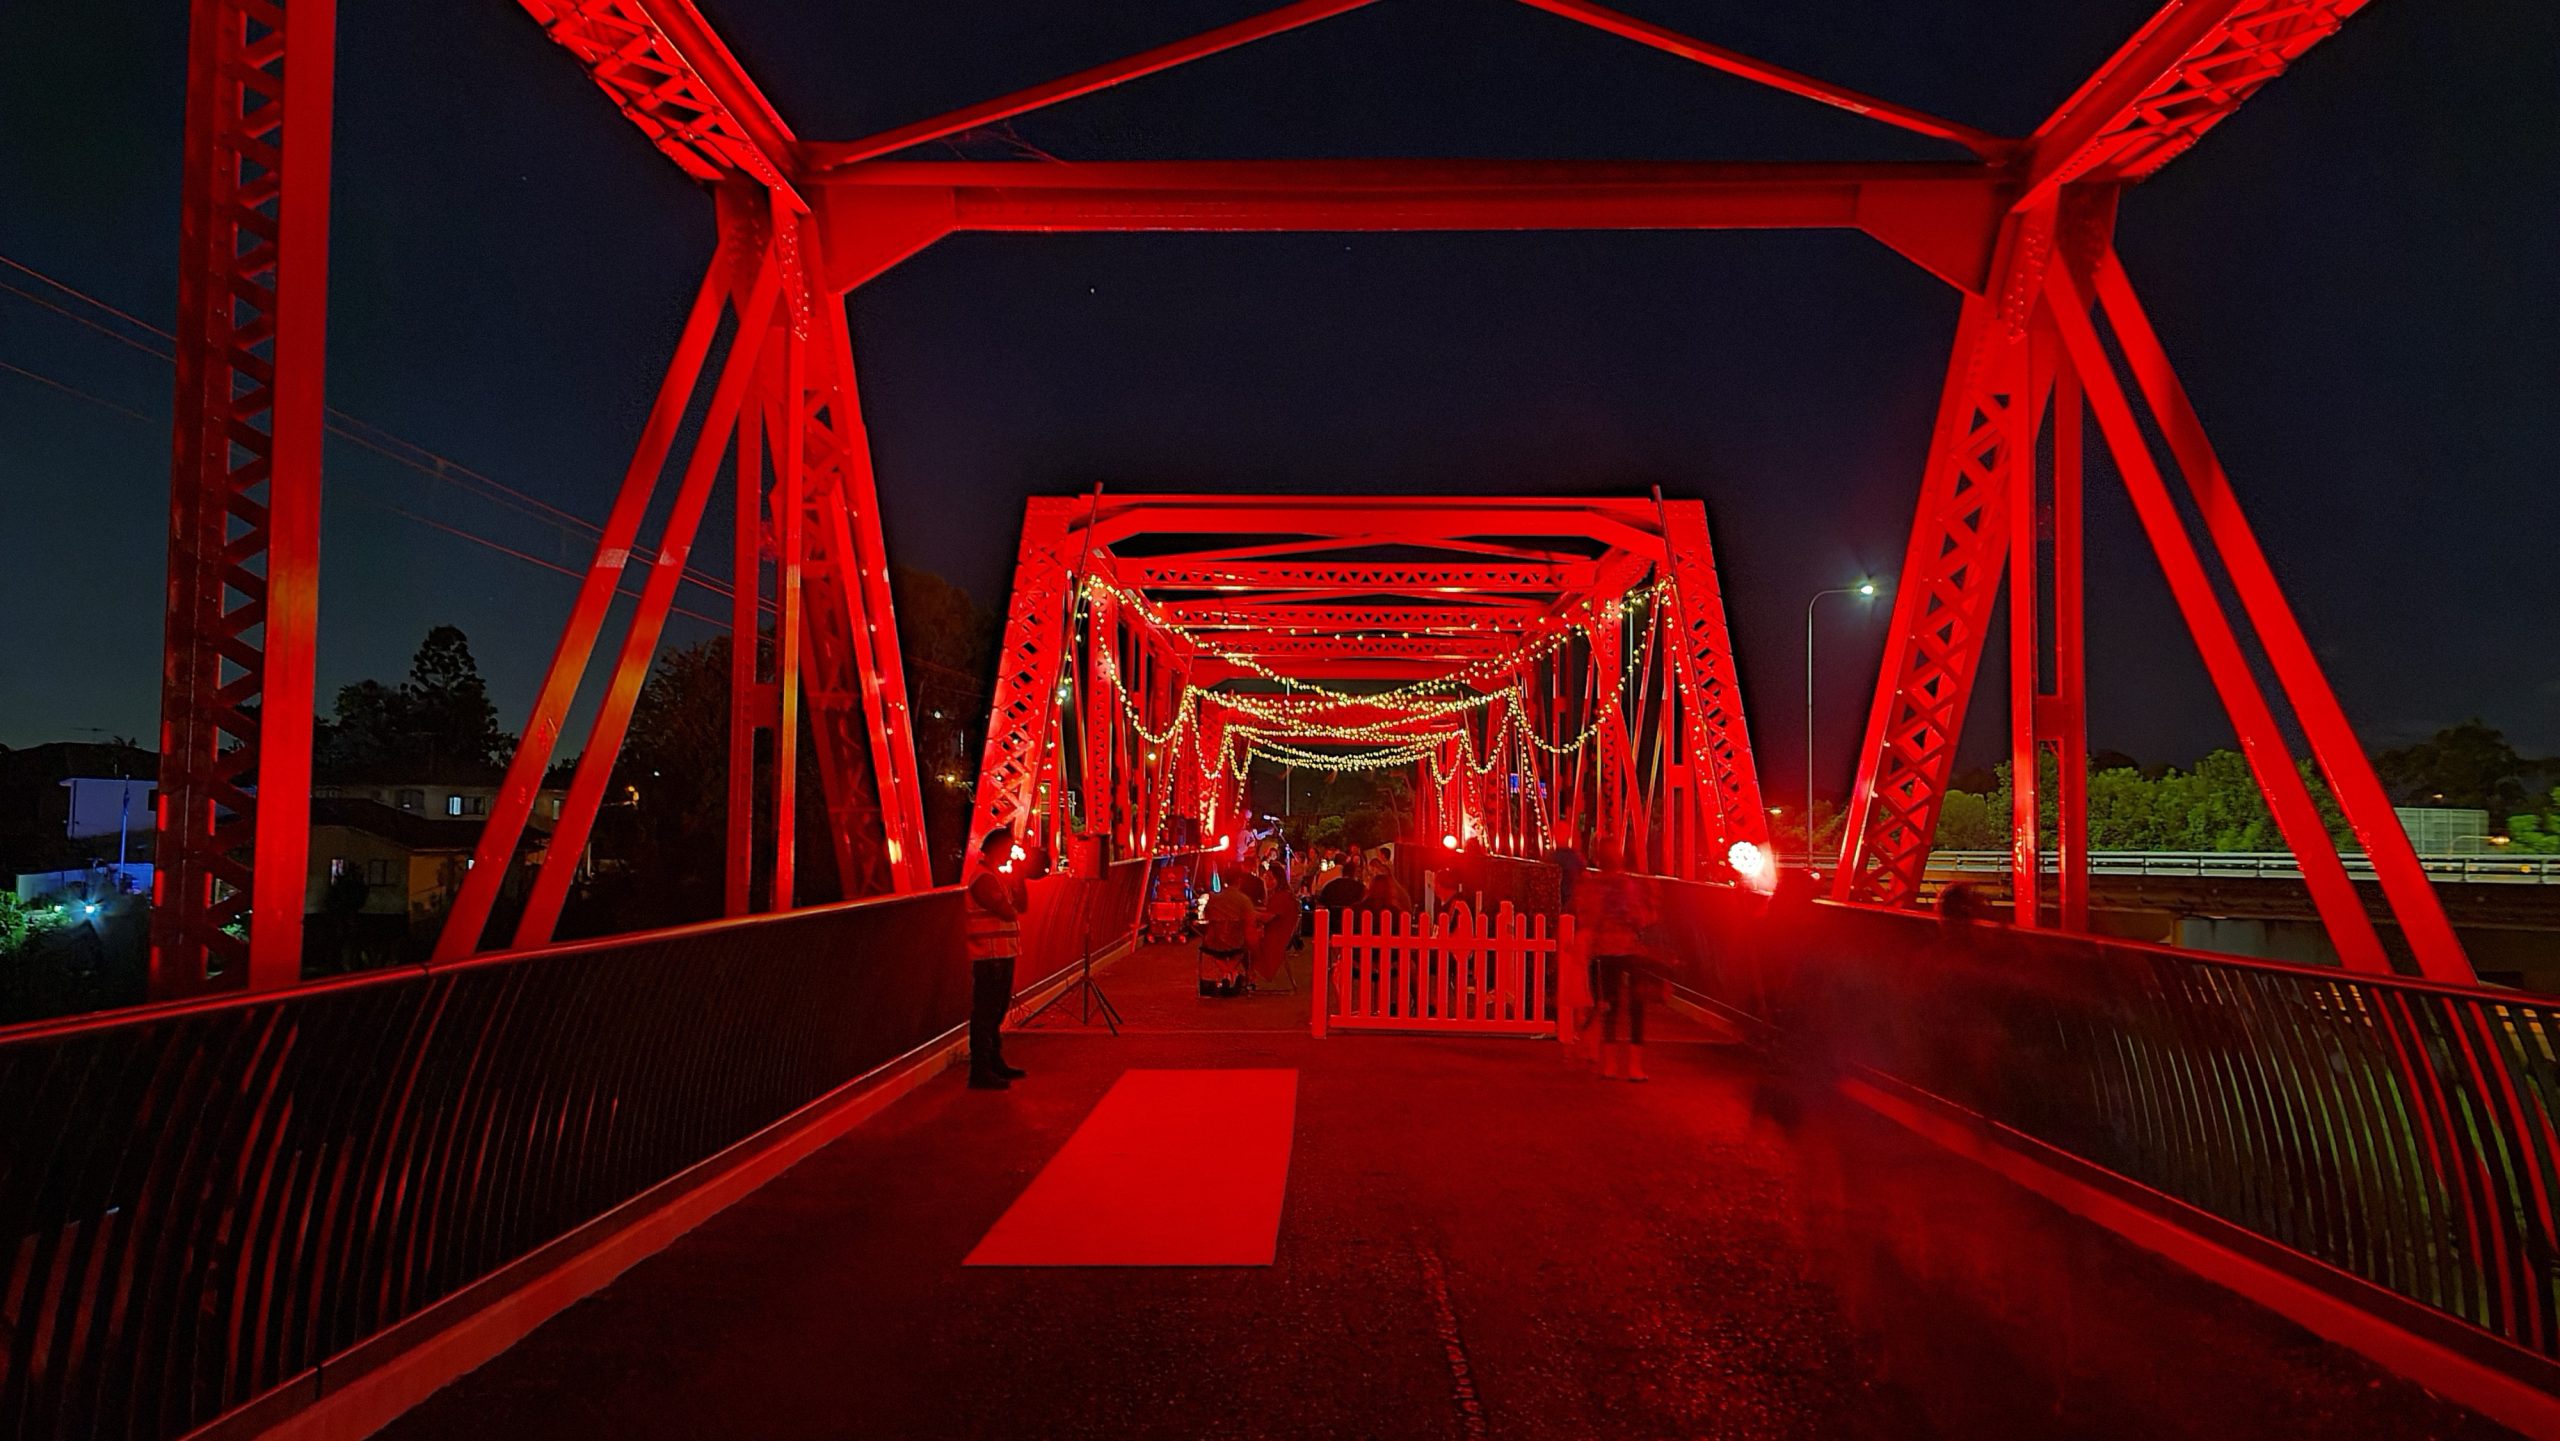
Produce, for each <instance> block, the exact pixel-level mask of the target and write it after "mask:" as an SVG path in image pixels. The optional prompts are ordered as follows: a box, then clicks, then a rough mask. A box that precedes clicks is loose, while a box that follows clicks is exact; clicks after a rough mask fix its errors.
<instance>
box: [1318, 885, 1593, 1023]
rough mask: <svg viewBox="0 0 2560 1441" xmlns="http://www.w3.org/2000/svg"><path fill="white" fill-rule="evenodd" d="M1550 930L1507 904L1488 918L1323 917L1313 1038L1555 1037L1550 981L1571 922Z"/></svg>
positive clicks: (1460, 912)
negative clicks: (1366, 1034)
mask: <svg viewBox="0 0 2560 1441" xmlns="http://www.w3.org/2000/svg"><path fill="white" fill-rule="evenodd" d="M1548 926H1549V922H1548V918H1547V917H1546V916H1543V915H1524V914H1522V913H1520V912H1518V911H1514V910H1513V909H1512V908H1511V906H1510V904H1509V903H1508V902H1505V903H1504V904H1503V906H1502V908H1501V909H1500V910H1499V911H1496V912H1494V913H1492V914H1490V915H1487V914H1481V913H1477V912H1473V911H1470V910H1468V909H1467V908H1466V907H1465V906H1463V905H1459V906H1452V907H1450V908H1448V909H1446V910H1443V911H1442V912H1440V913H1439V914H1438V915H1436V916H1424V915H1419V914H1408V913H1405V912H1388V911H1329V910H1318V911H1317V912H1316V929H1315V950H1314V955H1315V972H1316V976H1317V978H1318V979H1317V983H1316V984H1315V985H1314V986H1313V987H1311V988H1310V989H1311V991H1312V994H1313V1001H1312V1008H1311V1014H1310V1016H1309V1029H1311V1030H1312V1031H1313V1032H1314V1033H1315V1034H1316V1035H1319V1036H1321V1035H1323V1034H1325V1033H1326V1032H1327V1031H1328V1030H1340V1031H1428V1032H1434V1033H1450V1034H1460V1035H1476V1036H1553V1035H1556V1034H1558V1027H1557V1017H1556V1013H1555V1004H1554V996H1553V993H1554V986H1553V979H1554V973H1555V969H1556V965H1557V958H1558V957H1559V956H1563V955H1567V954H1569V953H1570V951H1571V947H1572V942H1573V918H1572V917H1571V916H1560V917H1557V918H1556V919H1555V922H1554V930H1553V932H1552V933H1550V931H1549V929H1548Z"/></svg>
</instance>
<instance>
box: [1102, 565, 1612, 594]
mask: <svg viewBox="0 0 2560 1441" xmlns="http://www.w3.org/2000/svg"><path fill="white" fill-rule="evenodd" d="M1118 570H1119V574H1120V576H1121V579H1122V581H1123V583H1124V584H1128V585H1133V586H1135V587H1137V588H1139V589H1142V590H1226V591H1238V592H1243V591H1304V592H1312V593H1320V594H1336V595H1377V594H1380V593H1383V592H1395V593H1409V594H1415V595H1425V596H1433V597H1454V596H1467V595H1473V594H1495V595H1504V594H1528V595H1552V594H1555V593H1558V592H1561V591H1576V590H1588V589H1589V588H1590V586H1591V581H1592V579H1593V578H1594V576H1595V575H1596V574H1597V573H1598V572H1597V568H1596V567H1595V566H1593V565H1592V564H1591V563H1589V562H1583V561H1578V562H1572V563H1568V564H1562V565H1521V564H1484V565H1468V564H1460V563H1450V564H1399V563H1394V562H1373V563H1361V562H1341V563H1327V562H1306V563H1290V562H1283V561H1243V562H1237V563H1235V564H1231V565H1220V564H1211V565H1192V564H1189V563H1187V562H1184V561H1181V560H1178V559H1176V560H1165V561H1157V560H1150V559H1146V558H1139V559H1135V560H1130V559H1123V560H1121V561H1119V562H1118Z"/></svg>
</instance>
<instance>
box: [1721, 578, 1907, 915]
mask: <svg viewBox="0 0 2560 1441" xmlns="http://www.w3.org/2000/svg"><path fill="white" fill-rule="evenodd" d="M1877 589H1878V587H1877V584H1876V582H1875V581H1874V580H1873V579H1872V578H1870V579H1867V580H1862V581H1859V582H1858V583H1857V584H1856V585H1842V586H1834V587H1832V588H1831V589H1829V590H1818V591H1815V592H1814V593H1813V599H1811V600H1808V601H1806V602H1805V603H1804V867H1805V870H1806V871H1808V872H1810V871H1812V870H1813V774H1814V772H1813V752H1814V743H1813V608H1814V607H1815V606H1818V605H1820V604H1822V598H1823V597H1824V596H1826V595H1854V596H1856V597H1857V598H1858V599H1860V600H1873V599H1875V595H1876V591H1877ZM1736 869H1740V868H1739V867H1736Z"/></svg>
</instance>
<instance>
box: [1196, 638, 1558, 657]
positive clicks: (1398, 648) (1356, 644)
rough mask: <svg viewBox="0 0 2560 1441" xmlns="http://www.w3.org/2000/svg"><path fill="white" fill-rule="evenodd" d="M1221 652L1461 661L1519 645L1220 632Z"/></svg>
mask: <svg viewBox="0 0 2560 1441" xmlns="http://www.w3.org/2000/svg"><path fill="white" fill-rule="evenodd" d="M1215 645H1216V647H1217V649H1218V651H1219V652H1220V653H1222V654H1225V655H1249V656H1252V657H1254V658H1255V659H1257V660H1263V661H1276V660H1279V659H1282V658H1284V657H1293V656H1334V657H1339V658H1340V659H1343V660H1441V661H1450V662H1462V661H1470V660H1479V659H1482V658H1483V657H1485V656H1491V655H1507V654H1510V653H1511V652H1513V651H1515V650H1518V649H1519V648H1520V638H1519V637H1518V636H1516V635H1497V634H1491V633H1488V634H1484V635H1395V636H1378V635H1358V634H1348V633H1341V632H1336V633H1333V634H1320V635H1301V634H1288V635H1273V634H1262V635H1254V634H1241V635H1220V636H1219V637H1217V639H1216V641H1215Z"/></svg>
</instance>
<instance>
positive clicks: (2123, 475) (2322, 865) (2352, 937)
mask: <svg viewBox="0 0 2560 1441" xmlns="http://www.w3.org/2000/svg"><path fill="white" fill-rule="evenodd" d="M2076 269H2077V267H2076V266H2074V265H2071V264H2068V263H2065V264H2060V265H2055V266H2053V267H2051V268H2050V269H2049V270H2048V271H2047V273H2046V277H2045V283H2046V287H2047V292H2048V293H2047V297H2046V298H2047V300H2048V301H2049V302H2050V305H2049V308H2048V313H2049V314H2051V315H2052V316H2053V318H2054V328H2055V330H2056V331H2057V332H2058V333H2059V334H2060V336H2061V338H2062V342H2063V344H2064V345H2065V346H2066V347H2068V349H2069V350H2070V353H2071V361H2072V369H2073V370H2074V371H2076V372H2077V373H2078V374H2079V376H2080V382H2081V384H2082V386H2083V387H2085V392H2084V393H2085V395H2086V397H2087V399H2088V402H2089V409H2090V411H2091V413H2092V414H2093V415H2094V416H2095V417H2096V418H2097V421H2098V429H2099V433H2100V434H2102V435H2103V436H2105V438H2106V441H2107V449H2108V450H2109V452H2110V453H2112V454H2113V456H2114V457H2115V462H2116V473H2117V475H2118V477H2119V478H2120V479H2122V480H2123V481H2124V485H2125V492H2126V494H2127V495H2128V496H2129V497H2131V499H2132V501H2133V509H2134V515H2135V518H2136V519H2137V520H2139V521H2140V522H2141V524H2142V528H2143V531H2144V533H2145V535H2147V536H2148V537H2149V539H2150V541H2151V549H2152V552H2153V554H2154V555H2155V556H2156V557H2157V558H2158V559H2159V561H2160V570H2161V574H2162V575H2163V577H2165V578H2166V579H2167V581H2168V583H2169V593H2170V597H2171V599H2173V600H2174V601H2176V602H2177V605H2178V610H2179V613H2180V614H2181V615H2182V616H2183V617H2184V618H2185V620H2186V623H2187V630H2188V632H2189V633H2190V634H2192V635H2193V636H2194V638H2195V642H2196V651H2197V654H2198V655H2199V656H2200V657H2201V658H2202V660H2203V661H2204V668H2205V674H2206V677H2207V678H2208V679H2210V680H2211V681H2212V682H2213V685H2214V689H2215V690H2216V691H2217V692H2219V693H2220V695H2221V697H2222V704H2223V708H2224V709H2225V710H2226V711H2228V712H2229V713H2230V716H2231V729H2232V732H2233V735H2234V738H2235V739H2237V740H2238V741H2239V743H2240V754H2241V756H2242V758H2244V759H2245V760H2247V762H2248V763H2249V769H2250V772H2251V773H2252V774H2254V775H2255V776H2256V777H2257V779H2258V788H2259V789H2260V791H2262V792H2263V793H2264V794H2265V796H2266V801H2267V810H2268V812H2269V813H2270V814H2271V815H2272V816H2273V817H2274V818H2275V822H2276V827H2277V829H2278V830H2280V831H2281V832H2283V834H2284V838H2285V844H2286V846H2287V848H2288V849H2290V850H2291V851H2292V852H2293V854H2294V859H2295V861H2296V862H2297V863H2298V864H2299V865H2300V867H2301V869H2302V883H2303V888H2304V889H2305V890H2307V891H2309V892H2310V893H2311V901H2312V904H2313V906H2314V907H2315V908H2317V909H2318V911H2319V912H2320V919H2321V922H2322V924H2323V925H2325V926H2326V927H2327V928H2328V931H2329V938H2330V940H2331V941H2332V942H2333V943H2335V944H2336V946H2337V948H2338V959H2339V962H2340V963H2341V964H2342V965H2344V966H2346V967H2347V969H2349V970H2357V971H2373V972H2378V973H2383V974H2388V973H2389V971H2390V970H2391V962H2390V959H2389V957H2388V956H2387V955H2386V954H2385V952H2384V950H2383V946H2382V941H2381V938H2380V936H2379V935H2378V934H2377V933H2376V932H2375V930H2374V927H2373V921H2372V918H2371V917H2369V916H2367V915H2366V914H2365V909H2364V900H2363V898H2362V897H2361V896H2359V895H2358V894H2357V893H2356V888H2355V883H2354V882H2353V881H2352V880H2350V879H2349V878H2348V876H2347V871H2346V865H2345V863H2344V862H2343V861H2341V860H2340V859H2339V856H2338V850H2337V845H2336V843H2335V842H2334V841H2333V840H2332V839H2331V838H2330V835H2329V830H2328V827H2327V826H2326V825H2325V824H2324V823H2323V822H2322V821H2321V819H2320V811H2319V808H2318V806H2317V805H2316V804H2315V803H2314V802H2313V800H2312V798H2311V792H2310V788H2309V787H2308V786H2307V785H2306V784H2304V782H2303V779H2302V775H2301V772H2300V771H2298V770H2297V769H2295V766H2294V757H2293V748H2292V745H2291V744H2290V743H2289V742H2288V741H2287V740H2286V739H2285V736H2284V732H2283V730H2282V729H2281V728H2279V727H2278V725H2277V724H2276V719H2275V715H2274V711H2273V709H2272V707H2270V706H2269V704H2268V702H2267V698H2266V692H2265V690H2264V688H2263V687H2262V686H2261V685H2260V684H2259V681H2258V676H2257V673H2256V671H2255V670H2254V668H2252V667H2251V665H2250V663H2249V659H2248V656H2247V654H2246V653H2245V652H2244V651H2243V650H2242V649H2241V646H2240V642H2239V636H2238V634H2237V632H2236V631H2235V630H2234V628H2233V627H2232V624H2231V620H2230V617H2229V615H2228V614H2227V613H2226V612H2225V611H2224V609H2223V605H2222V598H2221V597H2220V596H2219V595H2218V594H2216V593H2215V590H2214V586H2213V581H2212V578H2211V576H2210V575H2209V574H2208V573H2207V572H2206V570H2205V568H2204V564H2203V560H2202V557H2201V556H2200V555H2199V554H2198V552H2197V548H2196V545H2195V541H2194V539H2193V537H2191V536H2190V535H2189V534H2188V531H2187V523H2186V520H2185V518H2184V517H2182V516H2181V515H2179V513H2178V509H2177V504H2176V502H2175V501H2174V500H2173V499H2172V498H2171V496H2170V494H2169V490H2168V486H2167V483H2166V482H2165V481H2164V479H2163V478H2162V476H2161V472H2160V466H2159V463H2158V461H2157V460H2156V459H2155V458H2154V457H2153V455H2152V453H2151V445H2150V442H2149V440H2148V439H2147V438H2145V437H2144V436H2143V434H2142V429H2141V424H2140V420H2139V418H2138V417H2137V416H2136V415H2135V414H2134V410H2133V406H2132V403H2131V401H2130V400H2129V399H2128V397H2127V396H2126V394H2125V391H2124V386H2123V383H2122V382H2121V381H2120V380H2118V379H2117V377H2116V373H2115V366H2114V363H2113V361H2112V360H2111V359H2110V358H2109V357H2108V355H2107V354H2106V349H2105V345H2104V342H2103V341H2102V340H2101V339H2100V337H2099V335H2098V330H2097V326H2096V325H2095V324H2094V323H2093V322H2092V321H2091V319H2090V316H2089V307H2090V302H2091V297H2090V295H2089V294H2088V291H2087V289H2086V287H2085V286H2084V284H2083V283H2082V282H2081V281H2080V279H2079V278H2078V276H2077V275H2076V274H2075V273H2074V272H2075V271H2076Z"/></svg>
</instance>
